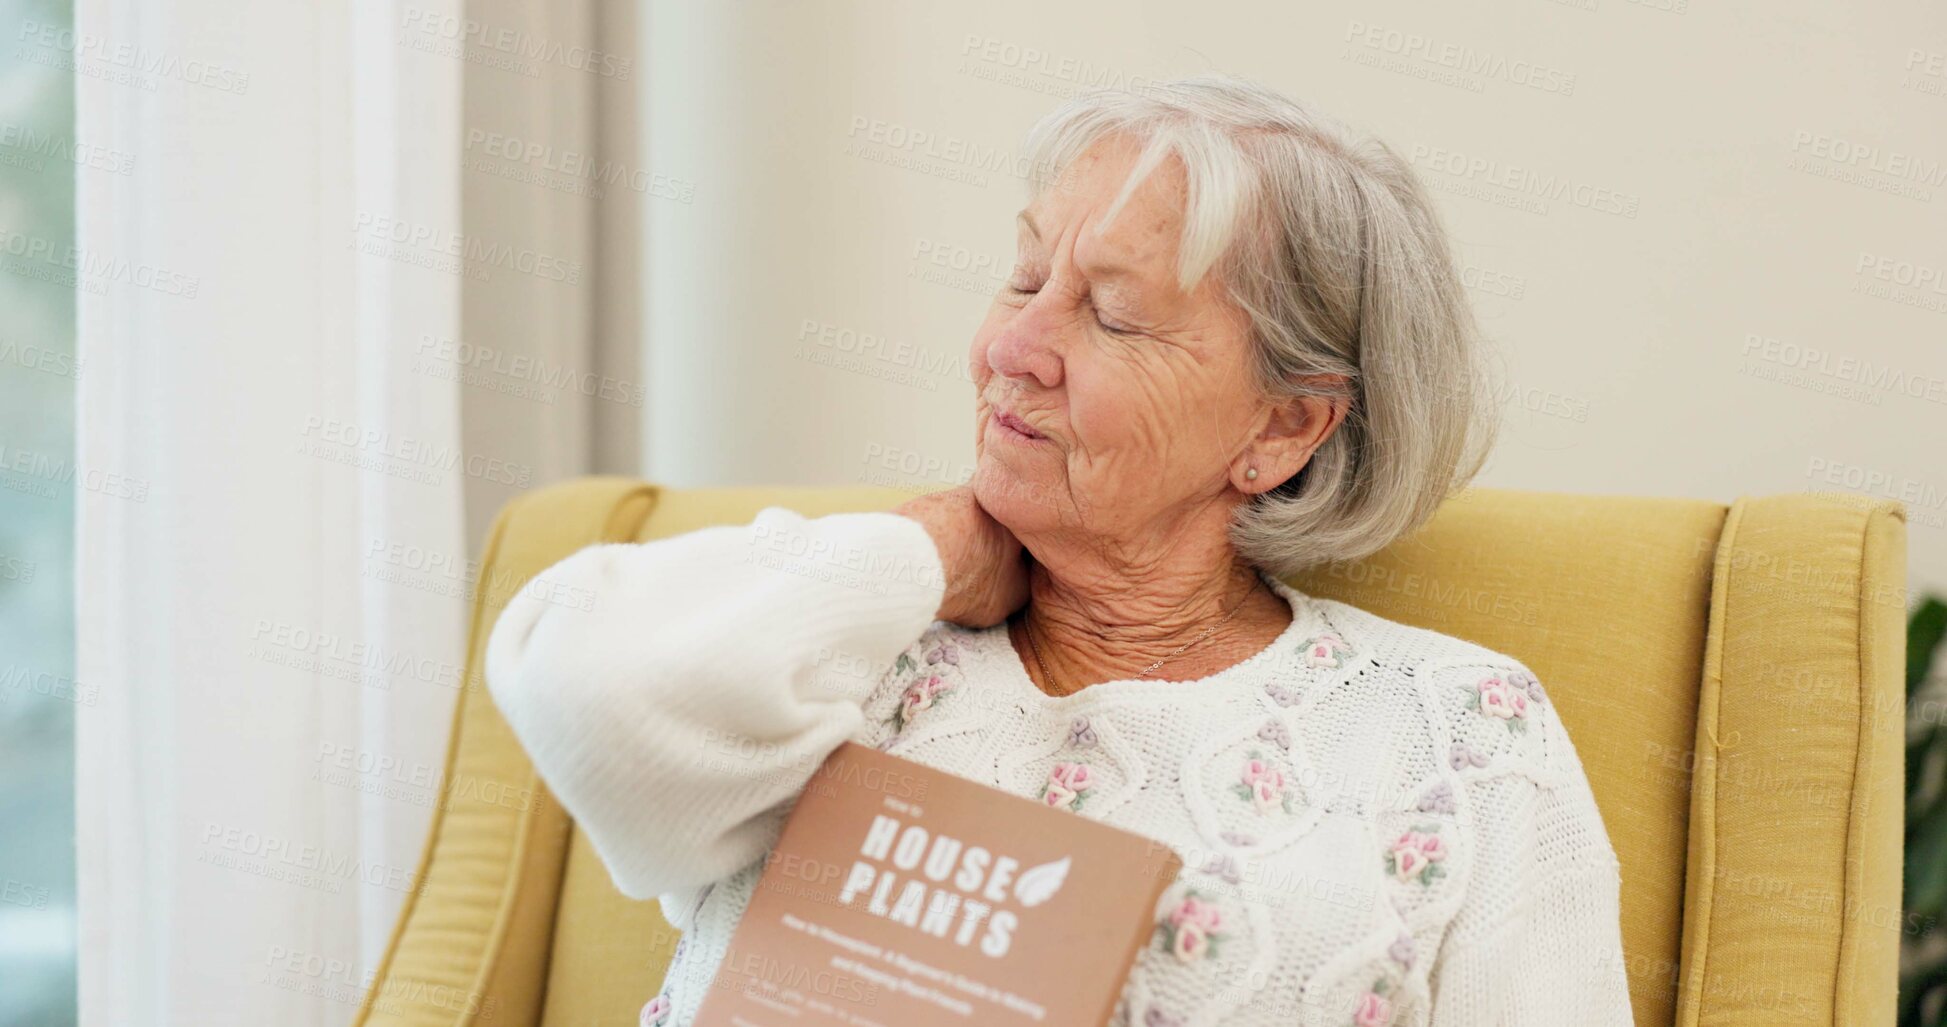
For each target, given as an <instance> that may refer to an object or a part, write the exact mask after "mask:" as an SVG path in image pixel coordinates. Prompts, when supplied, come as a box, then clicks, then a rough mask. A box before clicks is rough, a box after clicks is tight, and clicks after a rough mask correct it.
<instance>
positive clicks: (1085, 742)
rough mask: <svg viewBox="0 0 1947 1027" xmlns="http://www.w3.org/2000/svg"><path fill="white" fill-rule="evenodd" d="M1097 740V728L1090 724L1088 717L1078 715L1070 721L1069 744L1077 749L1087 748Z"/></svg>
mask: <svg viewBox="0 0 1947 1027" xmlns="http://www.w3.org/2000/svg"><path fill="white" fill-rule="evenodd" d="M1095 742H1096V737H1095V728H1093V727H1091V726H1089V722H1088V718H1087V717H1076V718H1075V719H1074V720H1071V721H1069V722H1068V744H1069V745H1072V746H1074V747H1075V748H1077V749H1086V748H1089V747H1090V746H1092V745H1094V744H1095Z"/></svg>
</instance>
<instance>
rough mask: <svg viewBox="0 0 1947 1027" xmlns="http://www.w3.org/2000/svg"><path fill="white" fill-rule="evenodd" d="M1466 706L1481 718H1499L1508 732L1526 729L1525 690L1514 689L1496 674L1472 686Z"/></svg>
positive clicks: (1526, 693) (1526, 697)
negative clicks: (1478, 713) (1472, 692)
mask: <svg viewBox="0 0 1947 1027" xmlns="http://www.w3.org/2000/svg"><path fill="white" fill-rule="evenodd" d="M1467 706H1468V708H1469V709H1473V710H1478V711H1479V712H1480V713H1481V715H1483V716H1488V717H1498V718H1500V719H1501V720H1502V721H1503V722H1505V723H1506V724H1507V726H1508V730H1509V731H1526V730H1527V729H1528V692H1527V690H1526V689H1523V688H1516V687H1514V686H1513V685H1511V684H1509V683H1508V682H1507V681H1506V680H1505V679H1504V678H1502V677H1501V676H1500V675H1498V674H1496V675H1492V676H1489V677H1484V678H1482V679H1481V680H1480V682H1479V683H1478V684H1476V685H1475V686H1474V694H1473V695H1472V696H1470V697H1469V698H1468V700H1467Z"/></svg>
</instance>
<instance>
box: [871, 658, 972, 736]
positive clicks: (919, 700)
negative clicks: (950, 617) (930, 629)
mask: <svg viewBox="0 0 1947 1027" xmlns="http://www.w3.org/2000/svg"><path fill="white" fill-rule="evenodd" d="M924 659H925V660H926V664H925V667H926V670H925V672H924V673H922V674H920V675H919V676H918V677H915V678H914V679H913V681H912V683H911V684H909V685H907V686H906V691H905V692H904V693H903V694H902V695H900V697H899V705H898V706H895V707H893V711H892V716H891V717H890V718H888V720H887V722H888V723H890V724H892V726H893V728H894V730H896V731H904V730H906V725H907V724H910V723H912V720H913V718H914V717H915V716H917V715H919V714H920V713H923V712H925V711H927V710H930V709H932V708H933V707H934V706H937V705H939V704H940V701H941V699H942V697H944V696H945V695H947V694H948V693H949V692H951V691H953V683H952V682H950V681H948V680H947V679H946V676H945V675H946V674H948V673H950V672H952V671H955V670H958V669H959V666H960V647H959V646H956V645H954V644H953V643H951V642H940V643H938V644H937V645H935V646H933V647H932V648H931V649H929V650H927V652H926V655H925V657H924ZM920 666H921V665H920V663H919V662H918V661H916V660H914V659H913V658H912V657H911V656H909V655H907V654H906V653H900V654H899V659H898V661H897V662H896V663H894V664H893V671H894V673H897V674H910V673H912V672H914V671H917V670H919V669H920ZM890 741H891V740H890V739H888V740H887V743H883V744H882V745H881V747H882V748H883V747H884V745H885V744H890Z"/></svg>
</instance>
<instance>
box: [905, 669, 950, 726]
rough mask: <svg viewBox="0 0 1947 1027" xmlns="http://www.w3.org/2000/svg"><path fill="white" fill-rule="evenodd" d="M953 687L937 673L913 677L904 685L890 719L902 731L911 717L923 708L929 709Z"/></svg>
mask: <svg viewBox="0 0 1947 1027" xmlns="http://www.w3.org/2000/svg"><path fill="white" fill-rule="evenodd" d="M952 688H953V686H952V685H950V684H947V682H946V679H945V678H942V677H940V676H939V675H938V674H929V675H927V676H926V677H923V678H916V679H914V681H913V683H912V684H910V685H907V686H906V692H905V694H904V695H901V696H900V697H899V706H898V708H896V709H894V710H893V711H892V721H893V723H894V725H896V726H897V727H898V728H899V730H901V731H904V730H905V729H906V725H907V724H908V723H910V722H911V721H912V719H913V717H914V716H915V715H916V714H918V713H920V712H921V711H923V710H930V709H932V708H933V704H934V703H935V702H937V701H938V700H939V698H940V696H941V695H942V694H944V693H946V692H947V691H949V690H951V689H952Z"/></svg>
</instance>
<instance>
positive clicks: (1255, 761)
mask: <svg viewBox="0 0 1947 1027" xmlns="http://www.w3.org/2000/svg"><path fill="white" fill-rule="evenodd" d="M1230 790H1231V791H1232V792H1233V793H1235V794H1236V795H1237V797H1238V798H1240V799H1243V800H1244V801H1246V802H1249V803H1251V804H1252V805H1253V806H1254V807H1256V809H1257V811H1258V812H1259V813H1269V812H1270V811H1271V810H1274V809H1282V810H1284V811H1285V812H1286V813H1289V812H1291V796H1289V795H1286V794H1285V776H1284V771H1282V770H1279V769H1278V768H1277V767H1276V766H1273V765H1272V763H1271V761H1270V760H1267V759H1265V758H1264V754H1263V753H1261V752H1258V751H1257V750H1255V749H1253V750H1252V751H1251V755H1250V758H1249V759H1247V760H1245V761H1244V773H1243V775H1242V780H1241V781H1239V782H1238V783H1237V784H1235V785H1232V786H1231V789H1230Z"/></svg>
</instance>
